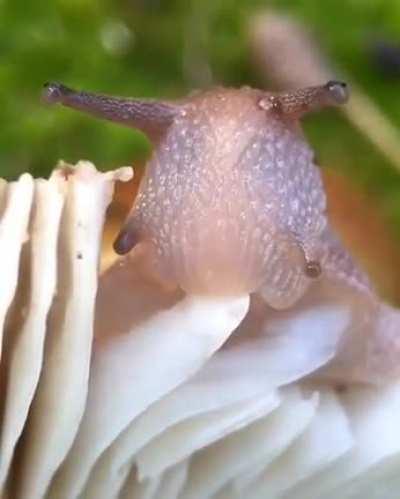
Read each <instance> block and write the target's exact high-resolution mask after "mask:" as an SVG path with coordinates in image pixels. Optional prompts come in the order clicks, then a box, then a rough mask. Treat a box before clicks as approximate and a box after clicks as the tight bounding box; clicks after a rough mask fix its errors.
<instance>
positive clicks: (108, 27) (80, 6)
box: [0, 0, 400, 240]
mask: <svg viewBox="0 0 400 499" xmlns="http://www.w3.org/2000/svg"><path fill="white" fill-rule="evenodd" d="M266 7H267V8H268V7H274V8H279V9H280V10H282V11H286V12H290V13H292V14H293V15H294V16H296V17H297V18H299V19H300V20H301V21H302V22H303V23H304V24H306V26H308V27H309V28H310V29H311V30H312V31H313V32H314V33H315V34H316V36H317V38H318V40H319V41H320V43H321V45H322V46H323V48H324V50H325V51H326V53H327V54H329V56H330V57H331V58H332V59H333V60H334V61H335V62H336V63H337V64H338V65H339V66H340V67H341V68H343V70H344V71H345V72H347V74H348V75H349V76H350V77H351V78H352V79H353V80H354V81H355V82H357V83H358V85H360V87H361V88H362V89H363V90H364V91H365V92H366V93H367V94H368V95H369V96H370V97H371V98H372V99H373V100H374V101H375V102H376V103H377V105H378V106H379V107H380V108H381V109H382V110H383V111H384V112H385V114H386V115H387V116H388V118H389V119H390V120H391V121H392V122H393V124H395V125H396V126H399V136H400V99H399V89H400V77H397V78H396V77H391V78H388V77H386V76H385V75H384V74H383V73H382V72H380V71H379V70H378V69H377V67H376V65H374V64H373V62H372V61H371V54H370V51H369V47H370V44H371V41H373V40H377V39H384V40H389V41H392V42H394V43H400V2H399V1H398V0H347V1H342V2H340V1H337V0H323V1H322V0H303V1H301V2H300V1H289V0H286V1H284V0H281V1H272V0H271V1H267V0H247V1H244V0H243V1H237V0H197V1H189V0H164V1H163V0H115V1H111V0H52V1H48V2H40V1H34V0H0V58H1V59H0V62H1V64H0V88H1V93H0V106H1V112H0V124H1V134H0V176H3V177H6V178H15V177H16V176H17V175H18V174H19V173H21V172H23V171H30V172H32V173H33V174H34V175H36V176H38V175H40V176H45V175H47V174H48V173H49V171H50V170H51V168H52V167H53V165H54V164H55V162H56V161H57V160H58V159H59V158H63V159H65V160H68V161H71V162H74V161H76V160H78V159H80V158H88V159H91V160H92V161H93V162H94V163H96V164H97V165H98V166H99V167H100V168H103V169H106V168H111V167H114V166H118V165H125V164H135V162H136V161H140V160H143V158H144V157H145V156H146V155H147V154H148V152H149V144H148V143H147V142H146V140H145V139H144V137H143V136H142V135H141V134H139V133H137V132H134V131H132V130H128V129H124V128H122V127H119V126H115V125H113V124H109V123H105V122H101V121H96V120H94V119H91V118H89V117H85V116H83V115H80V114H78V113H75V112H73V111H70V110H68V109H63V108H48V107H46V106H44V105H43V104H41V102H40V92H41V87H42V85H43V83H44V82H45V81H47V80H59V81H62V82H65V83H67V84H70V85H71V86H74V87H77V88H85V89H88V90H94V91H102V92H108V93H113V94H117V95H127V96H129V95H133V96H147V97H157V96H164V97H175V96H181V95H183V94H185V93H186V92H188V91H190V90H191V89H192V88H193V87H198V86H201V85H202V84H203V83H204V81H202V79H204V78H203V76H202V74H203V73H202V72H201V71H197V69H198V67H201V64H202V63H203V62H204V61H207V62H208V63H209V67H210V68H211V73H212V78H213V82H222V83H224V84H227V85H241V84H250V85H256V86H257V85H258V86H261V85H262V82H261V80H260V76H259V73H258V72H257V70H256V68H254V67H253V66H252V64H251V60H250V57H249V50H248V46H247V43H248V39H247V28H248V25H247V21H248V19H249V17H250V16H251V15H253V14H254V13H255V12H257V11H258V10H259V9H260V8H266ZM306 131H307V134H308V136H309V139H310V140H311V142H312V143H313V145H314V147H315V149H316V151H317V155H318V158H319V162H320V163H321V164H322V165H323V167H326V168H334V169H337V170H340V171H341V172H343V173H344V174H345V175H348V176H349V177H351V179H352V180H353V181H355V182H356V183H358V184H359V185H360V186H361V187H362V188H363V189H364V190H366V191H368V193H370V194H372V195H373V196H376V197H377V199H379V204H380V206H381V207H382V210H383V212H384V213H385V215H387V217H388V219H389V220H390V221H391V222H392V223H391V225H392V227H393V229H394V231H395V232H397V233H398V235H399V240H400V174H399V173H397V172H396V171H395V170H394V169H393V167H392V166H391V165H390V164H388V163H387V162H386V160H385V159H384V158H383V157H382V155H381V154H380V153H379V152H377V151H376V149H375V148H374V147H373V146H372V145H370V143H369V142H368V141H367V140H366V139H365V138H364V137H363V136H362V135H361V134H360V133H359V132H358V131H356V130H354V129H353V128H352V127H351V125H350V124H349V123H348V122H347V121H346V119H345V118H344V117H342V116H341V115H340V114H339V113H337V112H335V111H330V112H327V113H323V114H321V115H318V116H314V117H312V118H311V119H308V120H307V123H306Z"/></svg>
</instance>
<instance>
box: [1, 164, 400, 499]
mask: <svg viewBox="0 0 400 499" xmlns="http://www.w3.org/2000/svg"><path fill="white" fill-rule="evenodd" d="M127 177H129V172H127V171H126V170H118V171H116V172H113V173H111V172H109V173H106V174H102V173H99V172H97V171H96V170H95V168H94V167H93V166H92V165H90V164H88V163H84V162H81V163H79V164H78V165H77V167H76V168H75V170H74V172H73V173H71V172H69V175H66V170H65V167H64V170H61V171H58V172H55V173H54V174H53V175H52V177H51V179H50V180H48V181H44V180H35V181H34V180H33V179H32V178H31V177H30V176H28V175H24V176H22V177H21V178H20V179H19V180H18V181H17V182H14V183H10V184H6V183H4V182H2V181H0V254H1V258H0V276H1V285H0V334H1V336H2V343H1V345H2V347H3V348H2V356H1V363H0V373H1V381H2V385H1V392H0V394H1V398H0V401H1V411H2V412H1V425H0V437H1V440H0V487H1V490H2V492H1V494H2V498H7V499H42V498H46V499H78V498H80V499H113V498H116V499H117V498H121V499H128V498H132V499H144V498H146V499H178V498H179V499H206V498H218V499H222V498H230V499H235V498H241V499H242V498H246V499H247V498H249V499H253V498H254V499H256V498H263V499H264V498H267V499H268V498H270V499H275V498H285V499H322V498H324V499H326V498H328V499H333V498H336V497H340V498H346V499H350V498H351V499H356V498H360V499H361V498H364V497H368V499H391V498H393V499H395V498H396V497H397V494H398V490H399V486H400V478H399V471H400V428H399V424H398V421H399V416H400V385H397V384H392V385H390V386H387V387H385V388H372V387H356V386H353V387H349V388H348V389H347V390H346V391H345V392H340V393H336V392H335V391H334V389H333V388H330V387H329V386H327V385H326V386H324V385H322V384H320V385H318V384H315V383H314V384H313V385H310V384H306V383H305V382H304V380H303V378H304V377H305V376H307V375H308V374H310V373H312V372H314V371H315V370H317V369H318V368H320V367H321V366H323V365H325V364H326V363H327V362H328V361H329V360H331V358H332V357H333V356H334V355H335V351H336V347H337V344H338V341H339V339H340V337H341V334H342V333H343V331H344V330H345V328H346V326H347V324H348V322H349V320H350V317H349V312H348V310H347V308H346V307H345V306H343V305H342V306H339V305H338V304H337V303H336V304H330V303H324V302H320V303H319V302H315V301H314V302H313V303H312V305H311V304H309V305H306V304H303V306H302V307H301V308H293V309H291V310H289V311H286V312H280V313H272V314H271V315H270V316H269V320H267V321H266V322H265V324H264V323H263V324H262V325H261V330H262V334H261V335H258V336H255V337H254V339H253V340H252V341H231V342H229V343H228V344H227V345H226V346H225V347H224V348H223V349H221V347H222V345H223V344H224V343H225V342H226V340H227V339H228V338H229V337H230V335H231V333H232V332H233V331H234V330H236V329H237V327H238V325H239V324H240V323H241V321H242V319H243V318H244V317H245V315H246V314H247V313H248V307H249V297H248V296H235V297H218V298H213V297H204V296H203V297H201V296H191V295H186V296H184V297H182V295H181V294H180V293H177V292H174V291H170V290H166V289H162V288H161V286H160V285H158V284H156V283H155V282H154V281H151V280H149V279H147V278H146V277H145V276H144V272H142V271H141V270H143V269H140V267H141V265H140V262H136V261H135V259H134V258H132V257H128V258H127V259H125V260H123V261H122V262H119V263H117V264H116V265H115V266H114V267H113V268H111V269H110V270H109V271H108V272H106V273H105V274H104V275H103V276H102V277H101V279H100V285H99V286H98V282H97V275H98V274H97V273H98V257H99V253H100V244H101V234H102V228H103V224H104V214H105V209H106V207H107V205H108V203H109V202H110V200H111V196H112V189H113V182H114V181H115V180H118V179H121V180H123V179H124V178H127ZM135 263H136V265H135ZM256 322H257V321H256ZM254 323H255V322H251V321H249V322H247V324H245V325H243V326H242V328H241V329H239V331H237V332H236V333H235V335H238V334H239V336H240V337H242V336H243V337H244V338H246V337H247V336H248V337H251V334H252V333H253V331H251V327H252V325H253V324H254ZM246 328H247V329H246ZM94 336H95V340H93V338H94ZM92 347H93V348H92Z"/></svg>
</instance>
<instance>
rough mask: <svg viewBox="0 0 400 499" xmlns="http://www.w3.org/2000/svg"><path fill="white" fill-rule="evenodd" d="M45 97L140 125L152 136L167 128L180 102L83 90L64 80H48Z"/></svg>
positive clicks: (136, 125) (101, 116)
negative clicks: (71, 86)
mask: <svg viewBox="0 0 400 499" xmlns="http://www.w3.org/2000/svg"><path fill="white" fill-rule="evenodd" d="M42 97H43V100H44V101H45V102H47V103H49V104H62V105H63V106H67V107H70V108H73V109H77V110H79V111H83V112H84V113H87V114H90V115H92V116H95V117H97V118H102V119H105V120H109V121H114V122H116V123H120V124H122V125H125V126H129V127H132V128H138V129H139V130H141V131H142V132H144V133H146V134H147V135H148V136H149V137H150V138H154V136H157V135H158V134H159V133H161V132H162V131H164V130H165V129H166V128H167V127H168V126H169V125H170V124H171V123H172V121H173V120H174V118H175V117H176V116H177V114H178V113H179V111H180V108H179V106H178V105H174V104H169V103H166V102H158V101H154V100H138V99H125V98H121V97H112V96H108V95H102V94H94V93H89V92H80V91H76V90H73V89H71V88H69V87H67V86H65V85H63V84H61V83H46V84H45V85H44V91H43V95H42Z"/></svg>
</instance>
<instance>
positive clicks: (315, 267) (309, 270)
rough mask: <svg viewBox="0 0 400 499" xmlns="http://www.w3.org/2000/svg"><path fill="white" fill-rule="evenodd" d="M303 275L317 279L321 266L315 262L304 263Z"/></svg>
mask: <svg viewBox="0 0 400 499" xmlns="http://www.w3.org/2000/svg"><path fill="white" fill-rule="evenodd" d="M305 273H306V276H307V277H310V278H311V279H317V278H318V277H319V276H320V275H321V273H322V268H321V264H320V263H319V262H317V261H315V260H310V261H308V262H307V263H306V267H305Z"/></svg>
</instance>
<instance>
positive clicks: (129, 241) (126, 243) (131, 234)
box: [113, 228, 139, 255]
mask: <svg viewBox="0 0 400 499" xmlns="http://www.w3.org/2000/svg"><path fill="white" fill-rule="evenodd" d="M138 242H139V238H138V235H137V234H136V233H135V231H133V230H132V229H129V228H126V229H122V230H121V231H120V233H119V234H118V236H117V238H116V239H115V241H114V244H113V248H114V251H115V252H116V253H117V254H118V255H126V254H127V253H129V251H131V249H133V248H134V246H136V244H137V243H138Z"/></svg>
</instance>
